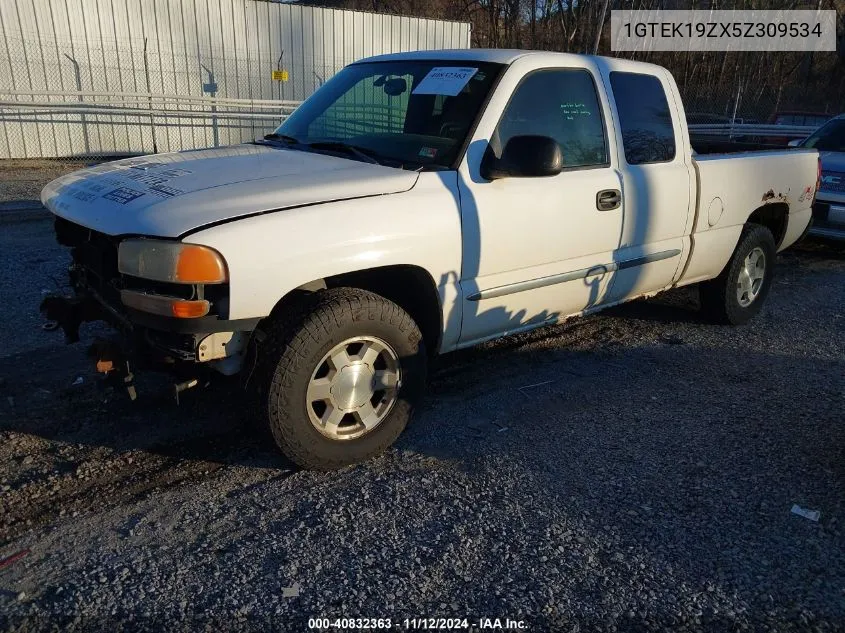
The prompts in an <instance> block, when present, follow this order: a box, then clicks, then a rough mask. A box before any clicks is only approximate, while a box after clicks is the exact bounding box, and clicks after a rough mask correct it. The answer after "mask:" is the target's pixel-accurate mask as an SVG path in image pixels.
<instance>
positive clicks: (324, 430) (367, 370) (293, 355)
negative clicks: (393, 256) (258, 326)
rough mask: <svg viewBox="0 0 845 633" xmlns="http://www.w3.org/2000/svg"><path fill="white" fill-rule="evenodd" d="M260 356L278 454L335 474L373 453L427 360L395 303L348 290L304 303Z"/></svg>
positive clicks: (415, 391)
mask: <svg viewBox="0 0 845 633" xmlns="http://www.w3.org/2000/svg"><path fill="white" fill-rule="evenodd" d="M266 330H268V331H267V332H266V333H267V338H266V339H265V341H264V342H263V343H261V344H260V347H259V349H258V351H257V353H258V367H257V368H256V376H255V378H256V379H257V384H256V388H257V391H258V396H259V407H260V410H261V413H262V416H263V417H264V418H265V419H266V421H267V424H268V426H269V428H270V431H271V432H272V434H273V438H274V439H275V441H276V444H277V445H278V446H279V448H280V449H281V451H282V452H283V453H284V454H285V455H286V456H287V457H288V458H289V459H291V460H292V461H294V462H296V463H297V464H298V465H300V466H302V467H303V468H308V469H313V470H331V469H334V468H340V467H342V466H345V465H348V464H352V463H355V462H359V461H362V460H365V459H368V458H370V457H373V456H374V455H377V454H379V453H381V452H382V451H384V450H385V449H386V448H387V447H389V446H390V445H391V444H393V442H394V441H395V440H396V438H398V437H399V435H400V434H401V433H402V431H403V430H404V428H405V425H406V424H407V422H408V420H409V418H410V416H411V413H412V412H413V408H414V405H415V404H416V403H417V402H418V400H419V398H420V397H421V395H422V392H423V387H424V384H425V374H426V352H425V348H424V346H423V344H422V336H421V334H420V331H419V328H418V327H417V325H416V323H414V321H413V319H411V317H410V316H408V314H407V313H406V312H405V311H404V310H402V308H400V307H399V306H398V305H396V304H395V303H393V302H391V301H389V300H387V299H385V298H384V297H381V296H379V295H376V294H373V293H371V292H367V291H364V290H359V289H354V288H334V289H330V290H325V291H322V292H319V293H315V294H314V295H312V296H309V297H306V298H305V299H303V301H302V302H301V303H300V304H298V305H297V306H296V308H294V309H292V310H291V311H290V313H289V314H288V315H287V318H284V319H283V320H281V321H277V322H275V323H273V324H271V325H270V326H269V327H268V328H266Z"/></svg>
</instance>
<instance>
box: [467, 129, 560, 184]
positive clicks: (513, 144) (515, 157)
mask: <svg viewBox="0 0 845 633" xmlns="http://www.w3.org/2000/svg"><path fill="white" fill-rule="evenodd" d="M562 170H563V153H562V152H561V151H560V145H559V144H558V142H557V141H556V140H554V139H553V138H550V137H548V136H533V135H532V136H513V137H511V138H510V140H508V142H507V144H506V145H505V148H504V149H503V150H502V157H501V158H496V154H495V153H494V152H493V150H492V148H491V147H488V148H487V152H486V153H485V155H484V159H483V160H482V161H481V176H482V177H483V178H485V179H487V180H497V179H499V178H537V177H544V176H555V175H557V174H559V173H560V172H561V171H562Z"/></svg>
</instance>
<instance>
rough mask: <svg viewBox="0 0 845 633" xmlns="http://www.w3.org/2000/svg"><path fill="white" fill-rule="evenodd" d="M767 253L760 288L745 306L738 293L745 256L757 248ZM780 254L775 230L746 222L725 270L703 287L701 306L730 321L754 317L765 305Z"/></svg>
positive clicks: (713, 316) (711, 316) (709, 314)
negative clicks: (778, 253) (773, 232)
mask: <svg viewBox="0 0 845 633" xmlns="http://www.w3.org/2000/svg"><path fill="white" fill-rule="evenodd" d="M758 247H759V248H760V249H762V251H763V254H764V255H765V258H766V259H765V272H764V277H763V281H762V284H761V286H760V290H759V292H758V294H757V296H756V297H755V299H754V300H753V301H752V302H751V304H750V305H747V306H742V305H741V304H740V302H739V299H738V297H737V284H738V283H739V274H740V272H741V270H742V268H743V266H744V265H745V258H746V257H748V255H749V253H751V251H753V250H754V249H755V248H758ZM776 256H777V253H776V248H775V240H774V237H773V236H772V232H771V231H770V230H769V229H767V228H766V227H765V226H761V225H759V224H746V225H745V228H743V230H742V234H741V235H740V238H739V244H737V247H736V249H735V250H734V253H733V255H731V259H730V260H729V261H728V263H727V265H726V266H725V268H724V270H722V272H721V274H720V275H719V276H718V277H716V278H715V279H712V280H710V281H706V282H704V283H702V284H701V286H700V287H699V290H700V297H701V309H702V311H703V312H704V313H705V314H706V315H707V317H708V318H709V319H710V320H712V321H714V322H716V323H723V324H728V325H743V324H745V323H747V322H748V321H749V320H751V319H752V318H753V317H754V316H756V315H757V313H758V312H760V310H761V309H762V307H763V304H764V303H765V301H766V297H767V296H768V294H769V289H770V288H771V285H772V279H773V277H774V266H775V258H776Z"/></svg>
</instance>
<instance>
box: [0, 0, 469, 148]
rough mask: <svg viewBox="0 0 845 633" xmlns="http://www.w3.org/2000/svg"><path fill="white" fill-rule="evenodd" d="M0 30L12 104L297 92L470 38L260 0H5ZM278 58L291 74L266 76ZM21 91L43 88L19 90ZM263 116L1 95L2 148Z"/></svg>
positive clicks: (298, 96)
mask: <svg viewBox="0 0 845 633" xmlns="http://www.w3.org/2000/svg"><path fill="white" fill-rule="evenodd" d="M0 39H2V43H0V102H2V103H3V104H7V105H8V103H9V101H10V100H17V101H21V100H29V101H32V102H42V103H43V102H65V103H67V102H69V101H75V100H77V99H78V100H80V101H81V100H82V99H83V97H81V96H77V95H73V94H71V95H68V94H67V93H74V92H76V91H83V92H84V93H86V94H85V96H84V99H85V101H86V103H92V102H94V103H96V102H98V100H99V101H100V102H103V103H106V102H108V103H113V102H115V96H114V95H117V94H118V93H151V94H153V95H182V96H193V97H203V96H205V97H209V96H216V97H223V98H230V99H233V98H234V99H255V100H294V101H299V100H302V99H305V98H306V97H308V96H309V95H310V94H311V93H312V92H313V91H314V90H315V89H316V88H317V87H318V86H319V85H320V84H321V83H322V82H323V81H325V80H326V79H327V78H328V77H331V76H332V75H333V74H334V73H335V72H337V71H338V70H339V69H340V68H342V67H343V66H344V65H346V64H348V63H350V62H353V61H355V60H357V59H360V58H362V57H366V56H368V55H375V54H380V53H389V52H398V51H408V50H419V49H435V48H468V47H469V43H470V26H469V24H467V23H462V22H446V21H439V20H426V19H422V18H411V17H402V16H392V15H382V14H375V13H362V12H353V11H341V10H336V9H324V8H318V7H307V6H299V5H290V4H281V3H277V2H264V1H260V0H1V1H0ZM280 57H281V62H280ZM280 65H281V68H283V69H286V70H288V71H289V76H290V78H289V80H288V81H287V82H280V81H274V80H273V78H272V76H271V73H272V71H273V70H275V69H277V68H278V67H279V66H280ZM215 85H216V91H215V92H209V90H210V89H212V88H214V87H215ZM26 91H43V92H45V93H46V94H41V95H31V96H28V95H27V96H22V95H21V94H20V93H21V92H26ZM91 92H102V93H104V95H102V96H92V95H90V93H91ZM61 93H65V94H61ZM109 95H111V96H109ZM120 98H121V99H124V97H120ZM125 99H127V100H128V101H129V102H131V103H130V105H131V106H132V107H136V106H137V107H138V108H142V107H150V108H151V109H152V107H153V106H152V105H147V106H145V105H144V104H145V101H144V100H143V99H139V98H138V97H125ZM182 107H183V109H195V110H196V111H197V112H200V111H208V108H209V106H208V105H207V104H202V103H198V104H197V105H195V106H187V107H185V106H182ZM268 127H272V119H271V118H270V119H269V120H268V119H254V120H252V121H251V122H247V123H244V121H242V120H240V121H232V120H227V119H225V118H219V119H216V120H214V121H212V119H211V118H210V117H194V118H181V117H177V118H174V117H173V116H170V117H152V116H144V115H143V114H140V113H139V114H137V115H126V114H124V115H120V116H116V115H115V116H106V115H102V114H77V113H75V112H73V111H71V112H66V111H62V112H61V113H58V114H57V113H54V112H52V113H51V112H50V111H49V109H43V110H38V109H32V110H16V109H14V108H9V107H3V106H0V158H33V157H55V156H81V155H85V156H91V155H98V154H115V153H118V154H119V153H136V152H152V151H153V149H154V147H155V149H156V150H157V151H159V152H161V151H171V150H179V149H191V148H198V147H208V146H211V145H214V144H215V141H217V143H219V144H221V145H225V144H228V143H236V142H240V141H242V140H245V139H248V138H254V137H255V136H257V135H260V134H261V133H263V132H265V131H267V129H268ZM215 136H216V137H217V138H216V139H215Z"/></svg>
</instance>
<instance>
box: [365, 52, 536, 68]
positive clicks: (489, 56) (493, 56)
mask: <svg viewBox="0 0 845 633" xmlns="http://www.w3.org/2000/svg"><path fill="white" fill-rule="evenodd" d="M540 54H543V55H548V53H545V52H543V51H523V50H517V49H504V48H453V49H440V50H437V49H435V50H428V51H409V52H407V53H388V54H387V55H376V56H374V57H367V58H365V59H361V60H359V61H357V62H355V63H357V64H360V63H362V62H384V61H392V60H401V59H436V60H451V59H454V60H465V61H474V62H494V63H498V64H511V63H513V62H514V61H515V60H517V59H519V58H520V57H524V56H526V55H540Z"/></svg>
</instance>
